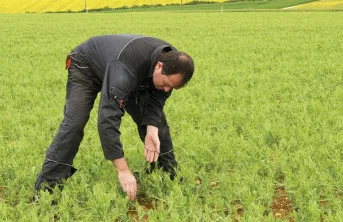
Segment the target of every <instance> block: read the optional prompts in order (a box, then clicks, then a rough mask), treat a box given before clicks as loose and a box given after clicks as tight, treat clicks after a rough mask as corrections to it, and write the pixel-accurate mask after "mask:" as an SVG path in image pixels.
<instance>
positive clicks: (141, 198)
mask: <svg viewBox="0 0 343 222" xmlns="http://www.w3.org/2000/svg"><path fill="white" fill-rule="evenodd" d="M136 201H137V202H138V204H139V206H141V207H142V208H143V210H144V211H146V212H147V211H149V210H151V209H154V206H153V204H152V200H151V199H149V198H148V197H146V196H145V195H139V194H138V195H137V196H136ZM127 214H128V215H129V216H130V218H131V221H142V222H145V221H149V217H148V215H144V216H143V218H141V219H139V215H138V209H136V207H135V206H133V205H132V206H130V207H129V210H128V211H127Z"/></svg>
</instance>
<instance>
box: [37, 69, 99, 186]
mask: <svg viewBox="0 0 343 222" xmlns="http://www.w3.org/2000/svg"><path fill="white" fill-rule="evenodd" d="M84 72H87V70H85V71H82V73H81V72H80V70H78V69H70V70H69V75H68V81H67V87H66V91H67V95H66V104H65V106H64V118H63V121H62V123H61V124H60V127H59V130H58V132H57V134H56V135H55V137H54V139H53V141H52V143H51V145H50V146H49V148H48V150H47V152H46V159H45V161H44V163H43V166H42V171H41V172H40V174H39V175H38V177H37V180H36V183H35V186H34V188H35V190H39V189H41V188H43V189H44V190H46V189H48V190H49V191H51V189H50V188H52V187H54V186H55V185H57V184H60V183H61V180H63V179H67V178H68V177H70V176H72V175H73V174H74V172H75V171H76V169H75V168H74V167H73V166H72V165H73V160H74V157H75V155H76V153H77V152H78V149H79V145H80V143H81V141H82V139H83V135H84V131H83V130H84V127H85V125H86V123H87V121H88V119H89V115H90V112H91V110H92V108H93V105H94V100H95V99H96V96H97V93H98V90H97V89H96V88H95V87H93V85H92V83H91V81H90V80H89V79H87V77H86V76H85V75H84ZM42 183H46V185H47V186H44V187H42Z"/></svg>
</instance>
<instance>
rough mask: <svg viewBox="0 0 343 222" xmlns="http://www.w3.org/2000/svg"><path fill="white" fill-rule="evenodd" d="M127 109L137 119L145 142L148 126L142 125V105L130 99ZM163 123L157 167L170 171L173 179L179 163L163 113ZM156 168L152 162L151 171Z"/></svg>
mask: <svg viewBox="0 0 343 222" xmlns="http://www.w3.org/2000/svg"><path fill="white" fill-rule="evenodd" d="M125 110H126V112H127V113H128V114H130V116H131V117H132V119H133V120H134V121H135V123H136V124H137V127H138V133H139V136H140V138H141V140H142V142H143V143H144V140H145V136H146V133H147V126H142V125H141V122H142V113H141V110H140V106H139V105H137V104H136V101H135V100H134V99H129V100H128V101H127V102H126V105H125ZM161 118H162V119H161V123H160V126H159V127H158V137H159V139H160V155H159V157H158V161H157V167H158V168H162V170H163V171H166V172H169V173H170V175H171V179H174V177H175V174H176V173H175V169H176V168H177V167H178V163H177V161H176V159H175V155H174V151H173V142H172V138H171V135H170V130H169V126H168V123H167V120H166V116H165V114H164V113H163V114H162V117H161ZM154 169H155V163H152V164H151V168H150V171H152V170H154Z"/></svg>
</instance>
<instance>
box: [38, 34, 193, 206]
mask: <svg viewBox="0 0 343 222" xmlns="http://www.w3.org/2000/svg"><path fill="white" fill-rule="evenodd" d="M66 69H68V82H67V86H66V88H67V95H66V104H65V107H64V119H63V121H62V123H61V125H60V128H59V131H58V132H57V134H56V136H55V137H54V139H53V141H52V143H51V145H50V146H49V148H48V150H47V153H46V159H45V161H44V163H43V166H42V171H41V173H40V174H39V175H38V178H37V181H36V184H35V190H40V189H42V188H43V189H44V190H49V191H50V192H52V190H51V188H53V187H54V186H56V185H60V184H61V182H62V180H63V179H67V178H68V177H70V176H72V175H73V174H74V173H75V171H76V169H75V168H74V167H73V160H74V157H75V155H76V153H77V152H78V149H79V145H80V143H81V140H82V138H83V135H84V132H83V130H84V127H85V125H86V123H87V121H88V119H89V115H90V112H91V110H92V108H93V105H94V100H95V99H96V96H97V94H98V92H100V91H101V99H100V105H99V112H98V131H99V135H100V140H101V145H102V148H103V152H104V155H105V158H106V159H108V160H111V161H112V162H113V164H114V166H115V168H116V169H117V172H118V178H119V181H120V184H121V186H122V188H123V191H124V192H126V193H127V195H128V196H129V198H130V200H134V199H135V196H136V192H137V185H136V179H135V177H134V176H133V174H132V173H131V171H130V169H129V167H128V165H127V162H126V160H125V157H124V151H123V147H122V144H121V142H120V131H119V128H120V123H121V117H122V116H123V115H124V112H125V111H126V112H127V113H129V114H130V115H131V117H132V119H133V120H134V121H135V123H136V124H137V127H138V132H139V135H140V138H141V140H142V141H143V142H144V156H145V158H146V160H147V161H149V162H150V163H151V169H152V170H153V169H154V167H155V162H157V160H158V164H157V166H158V167H159V168H162V170H163V171H165V172H168V173H170V175H171V178H172V179H173V177H174V176H175V168H176V167H177V166H178V164H177V161H176V160H175V156H174V152H173V144H172V139H171V136H170V131H169V127H168V124H167V121H166V117H165V114H164V112H163V106H164V104H165V101H166V99H167V98H168V97H169V96H170V94H171V91H172V89H179V88H181V87H183V86H184V85H185V84H186V83H187V82H188V81H189V80H190V79H191V77H192V75H193V72H194V63H193V60H192V58H191V57H190V56H189V55H187V54H186V53H184V52H180V51H177V50H176V49H175V48H174V47H173V46H172V45H170V44H169V43H167V42H165V41H163V40H159V39H156V38H153V37H146V36H140V35H104V36H97V37H93V38H90V39H89V40H87V41H86V42H84V43H82V44H81V45H79V46H77V47H76V48H75V49H74V50H72V52H71V53H70V54H69V55H68V57H67V61H66Z"/></svg>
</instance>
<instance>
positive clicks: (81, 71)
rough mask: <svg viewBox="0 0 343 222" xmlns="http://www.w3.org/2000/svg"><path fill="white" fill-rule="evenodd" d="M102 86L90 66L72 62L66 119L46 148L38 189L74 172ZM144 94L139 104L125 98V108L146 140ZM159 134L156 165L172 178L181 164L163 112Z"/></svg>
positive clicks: (36, 188) (59, 181) (60, 180)
mask: <svg viewBox="0 0 343 222" xmlns="http://www.w3.org/2000/svg"><path fill="white" fill-rule="evenodd" d="M100 90H101V83H100V81H99V79H97V78H96V77H95V75H94V74H93V73H92V72H91V70H90V69H89V68H88V67H77V66H75V65H72V66H71V67H70V68H69V71H68V81H67V86H66V91H67V93H66V104H65V107H64V119H63V121H62V123H61V125H60V127H59V130H58V132H57V134H56V135H55V137H54V139H53V141H52V143H51V145H50V146H49V148H48V150H47V152H46V159H45V161H44V163H43V166H42V171H41V172H40V174H39V175H38V177H37V180H36V183H35V186H34V189H35V190H39V189H41V188H43V189H44V190H46V189H47V190H49V191H51V188H53V187H55V186H56V185H60V184H61V182H62V180H63V179H67V178H68V177H70V176H72V175H73V174H74V173H75V171H76V169H75V168H74V167H73V160H74V158H75V155H76V153H77V152H78V149H79V146H80V143H81V141H82V139H83V136H84V127H85V126H86V123H87V122H88V120H89V116H90V112H91V110H92V108H93V106H94V100H95V99H96V97H97V94H98V93H99V92H100ZM142 98H143V97H141V98H138V104H136V100H135V98H130V99H129V100H128V101H127V102H126V105H125V110H126V112H127V113H129V114H130V115H131V117H132V119H133V120H134V121H135V123H136V124H137V127H138V132H139V136H140V138H141V140H142V141H143V143H144V139H145V135H146V130H147V127H146V126H141V124H140V123H141V121H142V115H141V110H140V105H139V103H140V102H143V101H140V100H141V99H142ZM159 138H160V143H161V145H160V156H159V158H158V164H157V166H158V167H159V168H162V169H163V171H167V172H169V173H171V178H173V177H174V175H175V168H176V167H177V166H178V164H177V162H176V160H175V156H174V152H173V143H172V139H171V136H170V131H169V126H168V124H167V120H166V117H165V114H164V113H163V115H162V120H161V124H160V126H159ZM142 158H143V157H142ZM154 168H155V164H151V170H153V169H154ZM43 184H44V186H43Z"/></svg>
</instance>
